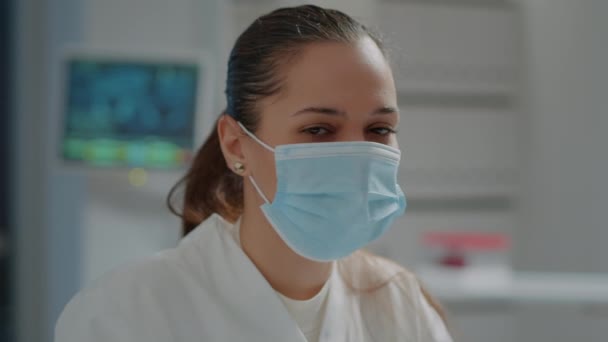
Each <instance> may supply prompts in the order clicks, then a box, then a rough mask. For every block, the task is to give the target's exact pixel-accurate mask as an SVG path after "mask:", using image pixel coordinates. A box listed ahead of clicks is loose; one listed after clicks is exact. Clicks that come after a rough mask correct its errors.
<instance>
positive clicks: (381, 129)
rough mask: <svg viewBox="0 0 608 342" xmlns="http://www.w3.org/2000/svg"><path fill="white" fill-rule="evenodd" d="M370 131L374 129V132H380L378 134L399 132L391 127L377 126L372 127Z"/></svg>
mask: <svg viewBox="0 0 608 342" xmlns="http://www.w3.org/2000/svg"><path fill="white" fill-rule="evenodd" d="M370 131H372V132H373V133H374V134H378V135H382V136H384V135H389V134H393V133H397V131H396V130H394V129H392V128H390V127H376V128H372V129H370Z"/></svg>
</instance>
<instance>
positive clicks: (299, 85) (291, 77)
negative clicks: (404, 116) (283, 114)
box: [272, 38, 396, 110]
mask: <svg viewBox="0 0 608 342" xmlns="http://www.w3.org/2000/svg"><path fill="white" fill-rule="evenodd" d="M283 72H284V75H283V77H282V79H283V82H282V90H281V92H280V94H277V98H276V99H275V101H272V102H273V103H276V104H279V103H280V102H291V103H292V104H295V105H298V104H299V102H302V103H301V104H300V105H308V106H310V105H334V106H338V105H346V104H353V105H354V102H360V103H361V104H362V105H365V103H366V102H367V103H369V106H378V105H390V106H396V103H395V101H396V99H395V97H396V95H395V85H394V81H393V76H392V72H391V69H390V66H389V64H388V62H387V61H386V58H385V57H384V55H383V54H382V52H381V51H380V49H379V48H378V46H377V45H376V43H375V42H373V40H371V39H369V38H367V39H366V38H362V39H361V40H360V41H359V42H356V43H314V44H310V45H308V46H306V47H305V48H304V49H303V50H302V51H301V54H300V55H299V56H298V58H296V59H294V60H293V63H291V64H289V65H287V66H286V68H285V70H284V71H283ZM311 102H312V103H311ZM343 109H344V110H347V108H343Z"/></svg>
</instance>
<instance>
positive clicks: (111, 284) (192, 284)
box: [56, 222, 217, 341]
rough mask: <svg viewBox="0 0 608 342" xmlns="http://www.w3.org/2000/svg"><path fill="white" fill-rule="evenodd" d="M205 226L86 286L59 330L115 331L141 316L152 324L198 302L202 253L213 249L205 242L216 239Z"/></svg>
mask: <svg viewBox="0 0 608 342" xmlns="http://www.w3.org/2000/svg"><path fill="white" fill-rule="evenodd" d="M200 228H202V229H201V230H200V231H197V232H192V233H191V234H193V235H192V236H190V237H188V238H185V239H182V240H181V241H180V243H179V244H178V246H176V247H174V248H170V249H166V250H163V251H161V252H158V253H156V254H154V255H152V256H148V257H145V258H142V259H139V260H136V261H132V262H130V263H128V264H125V265H123V266H119V267H118V268H116V269H114V270H112V271H109V272H107V273H105V274H104V275H102V276H100V277H99V278H97V279H95V280H93V281H92V282H91V283H89V284H87V285H86V286H85V287H84V288H83V289H82V290H81V291H80V292H79V293H77V294H76V295H75V296H74V297H73V298H72V299H71V300H70V301H69V302H68V304H67V305H66V306H65V308H64V310H63V312H62V314H61V316H60V317H59V320H58V321H57V327H56V334H57V335H58V336H59V335H60V334H70V336H73V334H74V333H77V331H78V329H85V330H83V331H90V330H87V329H91V327H92V325H99V324H101V325H110V324H113V325H115V326H116V328H112V329H110V330H112V331H120V329H121V328H120V326H121V325H122V324H123V323H121V322H120V319H121V318H122V319H127V320H128V319H132V318H134V317H142V322H143V321H144V320H143V317H146V319H145V321H146V322H148V323H149V322H150V321H154V320H153V319H151V317H150V316H151V315H155V313H156V314H159V315H160V314H161V313H163V312H164V313H167V312H170V311H171V310H173V309H175V310H181V309H180V308H177V306H179V305H181V306H185V307H184V310H187V306H188V305H191V306H192V305H194V304H193V303H192V301H191V299H190V297H189V294H191V293H192V292H193V291H195V290H196V289H200V288H201V283H202V279H204V278H205V272H206V267H207V266H206V263H205V262H204V261H202V260H204V259H205V258H204V255H201V253H204V251H205V250H208V249H206V248H205V244H206V243H209V244H211V243H212V241H209V242H207V240H214V239H207V238H208V237H210V236H213V235H214V234H216V231H217V230H216V229H213V227H210V224H209V222H208V223H207V224H206V225H205V227H200ZM207 228H208V229H207ZM194 233H196V234H194ZM201 244H203V245H201ZM207 259H209V258H207ZM197 260H198V261H197ZM110 322H111V323H110ZM138 322H139V321H138V320H135V321H133V320H131V321H130V324H131V327H128V326H125V327H124V330H125V331H127V330H129V331H131V330H134V329H135V326H136V325H137V323H138ZM148 323H146V324H148ZM142 324H143V323H142ZM150 330H152V331H153V330H155V327H151V328H150ZM139 331H141V330H139ZM125 334H126V333H125ZM125 334H123V335H120V336H126V335H125ZM63 340H64V339H58V341H63ZM65 340H67V341H72V340H74V339H71V338H66V339H65Z"/></svg>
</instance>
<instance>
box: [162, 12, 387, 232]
mask: <svg viewBox="0 0 608 342" xmlns="http://www.w3.org/2000/svg"><path fill="white" fill-rule="evenodd" d="M365 36H368V37H371V38H372V39H373V40H374V41H375V42H376V44H377V45H378V47H379V48H380V49H381V50H382V44H381V42H380V39H378V38H377V36H376V35H375V34H374V33H372V32H371V31H370V30H369V29H368V28H367V27H365V26H363V25H362V24H360V23H359V22H357V21H356V20H354V19H353V18H351V17H349V16H348V15H346V14H344V13H342V12H340V11H336V10H331V9H324V8H321V7H317V6H313V5H305V6H298V7H290V8H281V9H278V10H275V11H273V12H271V13H269V14H267V15H263V16H261V17H260V18H258V19H256V20H255V21H254V22H253V23H252V24H251V25H250V26H249V27H248V28H247V29H246V30H245V32H243V33H242V34H241V35H240V36H239V38H238V39H237V40H236V43H235V44H234V47H233V49H232V52H231V53H230V58H229V60H228V74H227V77H226V90H225V93H226V102H227V106H226V110H225V114H227V115H230V116H231V117H233V118H234V119H235V120H237V121H240V122H241V123H242V124H243V125H244V126H245V127H246V128H247V129H248V130H249V131H251V132H255V131H256V128H257V124H258V119H259V115H260V113H259V109H258V108H257V106H256V104H257V103H258V102H259V100H260V99H262V98H264V97H268V96H271V95H273V94H276V93H277V92H278V91H279V90H280V89H281V85H282V78H281V72H280V71H281V70H282V69H284V68H283V66H284V65H285V63H286V62H288V61H291V60H293V58H295V57H297V55H298V52H300V50H301V49H302V48H303V47H304V46H305V45H307V44H310V43H318V42H345V43H352V42H356V41H357V40H359V39H360V38H362V37H365ZM216 126H217V124H216ZM182 186H183V188H184V193H183V203H182V212H181V213H180V212H178V211H177V210H176V209H175V207H174V206H173V201H172V199H173V197H174V195H175V193H176V191H177V190H178V189H179V188H180V187H182ZM242 188H243V183H242V178H241V177H240V176H238V175H236V174H234V173H233V172H232V171H231V170H230V169H228V167H227V166H226V161H225V160H224V156H223V154H222V151H221V149H220V142H219V137H218V133H217V127H215V128H214V129H213V131H212V133H211V134H210V135H209V137H208V138H207V140H206V141H205V143H204V144H203V146H202V147H201V148H200V149H199V150H198V152H197V154H196V156H195V158H194V161H193V163H192V166H191V167H190V170H188V172H187V174H186V175H185V177H184V178H182V179H181V180H180V182H178V184H176V185H175V186H174V187H173V189H171V192H170V193H169V196H168V198H167V202H168V205H169V208H170V210H171V211H172V212H173V213H174V214H176V215H178V216H179V217H180V218H181V220H182V232H183V234H184V235H186V234H188V233H189V232H190V231H191V230H192V229H194V228H195V227H196V226H198V225H199V224H200V223H201V222H202V221H204V220H205V219H206V218H207V217H209V216H210V215H212V214H213V213H217V214H219V215H221V216H223V217H224V218H226V219H228V220H230V221H234V220H236V219H237V218H238V217H239V216H240V214H241V212H242V210H243V190H242Z"/></svg>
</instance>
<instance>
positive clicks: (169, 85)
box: [61, 58, 199, 168]
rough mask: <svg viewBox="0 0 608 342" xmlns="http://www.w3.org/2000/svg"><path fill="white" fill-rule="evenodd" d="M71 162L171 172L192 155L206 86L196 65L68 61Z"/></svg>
mask: <svg viewBox="0 0 608 342" xmlns="http://www.w3.org/2000/svg"><path fill="white" fill-rule="evenodd" d="M66 76H67V80H66V83H67V84H66V93H65V99H64V100H65V101H64V103H65V105H64V106H63V107H64V108H63V111H64V113H63V114H64V132H63V137H62V140H61V151H62V156H63V159H64V160H67V161H71V162H80V163H83V164H87V165H91V166H100V167H112V166H127V167H149V168H172V167H179V166H182V165H184V164H186V163H187V162H188V161H189V160H190V157H191V151H192V147H193V146H192V145H193V139H194V136H193V135H194V119H195V112H196V103H197V93H198V92H197V87H198V84H199V67H198V65H196V64H194V63H192V64H187V63H167V62H165V63H153V62H137V61H120V60H95V59H82V58H80V59H70V60H68V61H67V75H66Z"/></svg>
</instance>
